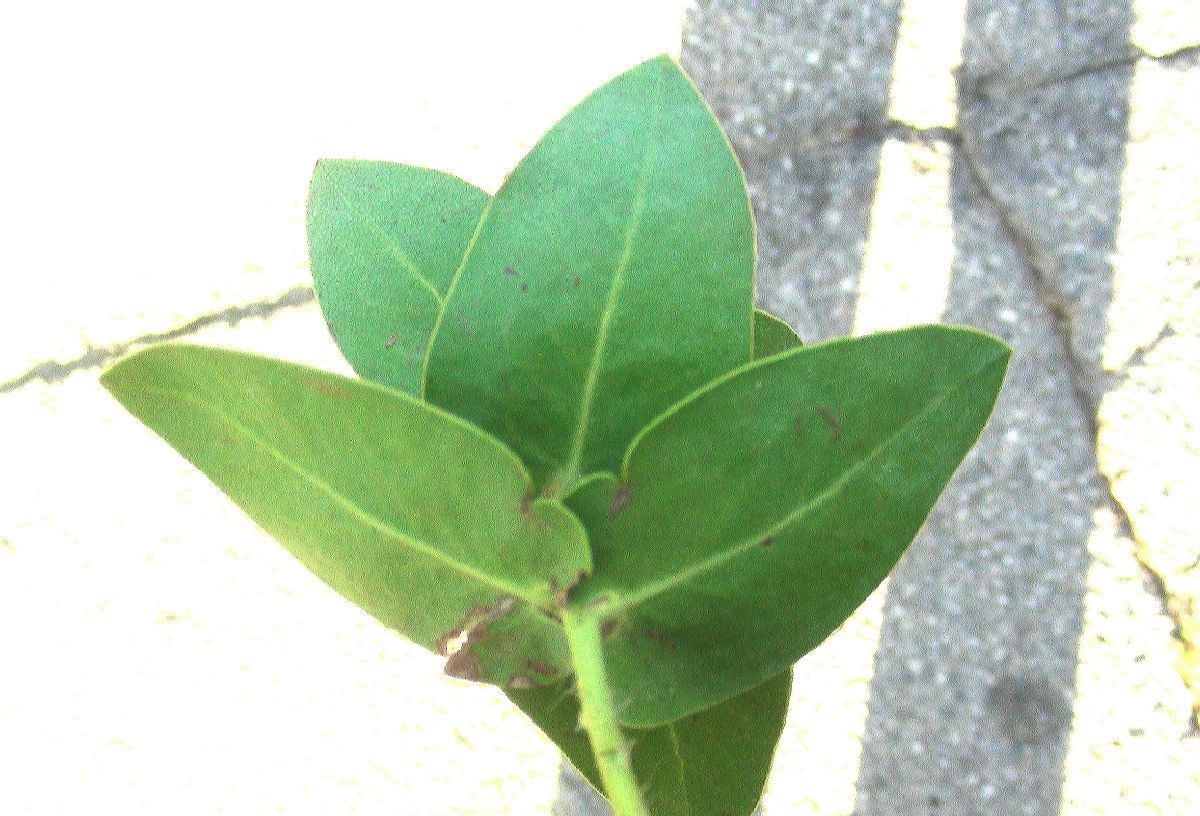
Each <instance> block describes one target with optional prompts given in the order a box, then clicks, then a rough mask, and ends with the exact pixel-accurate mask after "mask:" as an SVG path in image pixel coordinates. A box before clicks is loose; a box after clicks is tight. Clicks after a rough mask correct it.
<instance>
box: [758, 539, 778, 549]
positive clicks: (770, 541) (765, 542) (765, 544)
mask: <svg viewBox="0 0 1200 816" xmlns="http://www.w3.org/2000/svg"><path fill="white" fill-rule="evenodd" d="M774 543H775V539H773V538H771V536H767V537H766V538H764V539H763V540H762V541H760V542H758V546H760V547H762V548H763V549H764V550H769V549H771V545H772V544H774Z"/></svg>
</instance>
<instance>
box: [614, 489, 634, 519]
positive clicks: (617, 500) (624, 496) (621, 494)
mask: <svg viewBox="0 0 1200 816" xmlns="http://www.w3.org/2000/svg"><path fill="white" fill-rule="evenodd" d="M632 493H633V488H632V487H630V486H629V485H628V484H623V485H621V486H620V487H618V488H617V492H616V493H615V494H613V500H612V504H610V505H609V506H608V514H609V515H610V516H613V517H614V518H615V517H616V516H617V515H619V514H620V512H621V511H622V510H624V509H625V505H627V504H629V497H630V496H631V495H632Z"/></svg>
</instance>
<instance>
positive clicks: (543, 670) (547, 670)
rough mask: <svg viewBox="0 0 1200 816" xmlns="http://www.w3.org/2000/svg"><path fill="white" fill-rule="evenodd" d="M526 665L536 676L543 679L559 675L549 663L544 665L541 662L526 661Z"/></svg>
mask: <svg viewBox="0 0 1200 816" xmlns="http://www.w3.org/2000/svg"><path fill="white" fill-rule="evenodd" d="M525 665H526V666H528V667H529V669H530V671H532V672H533V673H534V674H540V675H542V676H543V677H551V676H553V675H555V674H558V672H556V671H555V670H554V667H553V666H551V665H550V664H549V663H544V662H542V661H541V660H527V661H525Z"/></svg>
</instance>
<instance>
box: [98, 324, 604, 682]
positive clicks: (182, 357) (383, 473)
mask: <svg viewBox="0 0 1200 816" xmlns="http://www.w3.org/2000/svg"><path fill="white" fill-rule="evenodd" d="M102 382H103V384H104V385H105V387H106V388H108V390H109V391H111V392H112V394H113V395H114V396H115V397H116V398H117V399H118V400H120V401H121V403H122V404H123V405H124V406H125V407H126V408H127V409H128V410H129V411H130V412H131V413H132V414H133V415H134V416H136V417H137V418H138V419H140V420H141V421H142V422H144V423H145V424H146V425H148V426H149V427H150V428H151V429H153V430H154V431H155V432H156V433H158V434H159V436H161V437H162V438H163V439H165V440H166V441H167V442H169V443H170V444H171V445H172V446H173V447H175V449H176V450H178V451H179V452H180V453H181V454H183V455H184V456H185V457H186V458H187V459H188V460H189V461H190V462H192V464H194V465H195V466H196V467H198V468H199V469H200V470H201V471H203V472H204V474H205V475H206V476H208V477H209V478H210V479H211V480H212V481H213V483H214V484H216V485H217V487H219V488H220V489H221V490H223V491H224V492H225V493H226V494H227V495H228V496H229V497H230V498H231V499H233V501H234V502H236V503H237V504H238V505H239V506H240V507H241V508H242V509H243V510H245V511H246V513H247V514H248V515H249V516H250V517H251V518H252V519H254V520H255V521H256V522H257V523H258V524H259V525H260V526H261V527H262V528H263V529H264V530H266V531H267V532H268V533H270V534H271V535H272V536H274V537H275V538H276V539H278V540H279V542H280V543H282V544H283V545H284V546H285V547H287V548H288V550H290V551H291V553H292V554H293V555H294V556H295V557H296V558H297V559H299V560H300V561H301V563H303V564H304V565H305V566H307V567H308V568H309V569H310V570H312V571H313V572H314V573H316V575H317V576H318V577H320V578H321V579H322V580H323V581H325V582H326V583H327V584H329V586H331V587H332V588H334V589H335V590H337V591H338V592H340V593H341V594H342V595H344V596H345V597H346V598H348V599H349V600H351V601H353V602H354V603H355V604H357V605H358V606H360V607H361V608H363V609H364V610H366V611H367V612H369V613H370V614H371V615H374V616H375V617H376V618H377V619H379V620H380V621H381V622H383V623H384V624H386V625H388V626H390V627H393V628H395V629H397V630H398V631H400V632H401V633H402V634H403V635H405V636H406V637H408V638H409V639H411V640H413V641H415V642H416V643H419V644H421V645H422V646H425V647H426V648H429V649H433V650H436V651H439V652H442V653H445V652H446V644H447V641H448V639H450V638H453V637H456V636H457V635H459V634H463V633H470V639H469V641H468V644H467V646H468V650H466V651H464V652H463V654H462V656H461V657H459V656H456V658H455V659H452V662H453V663H454V665H455V666H457V667H458V669H459V670H458V671H457V672H455V673H457V674H459V675H460V676H468V677H471V678H472V679H488V680H491V681H493V682H500V683H503V682H508V681H509V680H510V679H511V678H513V677H524V678H527V679H528V680H530V681H532V682H541V683H545V682H550V681H552V680H554V679H556V678H557V677H560V676H562V674H563V673H564V672H565V671H569V659H568V656H567V654H566V644H565V639H564V637H563V634H562V629H561V627H560V626H559V625H558V624H557V623H556V622H554V621H552V620H551V619H550V618H549V617H548V616H547V614H546V613H547V612H551V611H553V610H554V609H555V608H556V607H555V595H556V593H558V592H560V591H561V589H562V588H564V587H566V586H569V585H570V584H572V583H574V582H575V581H576V580H577V578H578V576H579V574H580V573H581V572H584V571H587V570H588V569H589V568H590V562H589V557H588V545H587V540H586V537H585V533H584V531H583V529H582V528H581V527H580V525H579V522H578V521H577V520H576V519H575V517H574V516H573V515H572V514H571V513H570V512H568V511H567V510H566V508H565V507H563V506H562V505H561V504H560V503H558V502H554V501H548V500H545V499H539V500H536V501H531V500H530V496H531V495H532V492H531V491H532V483H531V481H530V478H529V474H528V472H527V471H526V469H525V467H524V466H523V465H522V464H521V462H520V460H519V459H518V458H517V457H516V456H515V455H513V453H512V452H511V451H509V450H508V449H507V448H505V447H504V446H503V445H502V444H501V443H499V442H498V441H496V440H495V439H493V438H492V437H490V436H488V435H487V434H485V433H483V432H482V431H480V430H479V429H477V428H475V427H472V426H471V425H469V424H467V423H465V422H463V421H461V420H459V419H457V418H455V417H452V416H449V415H448V414H446V413H444V412H442V411H440V410H438V409H436V408H434V407H432V406H430V405H428V404H425V403H422V402H420V401H419V400H416V399H414V398H412V397H409V396H407V395H405V394H401V393H399V392H396V391H392V390H390V389H386V388H383V387H380V386H377V385H372V384H369V383H365V382H362V381H360V380H352V379H347V378H345V377H340V376H337V375H334V374H329V373H326V372H323V371H318V370H315V369H311V368H307V367H305V366H300V365H295V364H292V363H285V362H281V361H278V360H271V359H268V358H265V357H258V356H256V355H251V354H245V353H241V352H234V351H224V350H220V349H213V348H205V347H201V346H185V345H168V346H157V347H154V348H150V349H148V350H146V351H142V352H140V353H138V354H135V355H133V356H132V357H129V358H127V359H125V360H123V361H121V362H120V363H118V364H117V365H115V366H114V367H113V368H111V369H110V370H109V371H108V372H106V373H105V375H104V376H103V378H102ZM455 661H456V662H455ZM533 666H536V667H537V669H536V670H531V667H533Z"/></svg>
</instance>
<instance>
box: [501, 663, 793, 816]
mask: <svg viewBox="0 0 1200 816" xmlns="http://www.w3.org/2000/svg"><path fill="white" fill-rule="evenodd" d="M791 687H792V673H791V672H790V671H786V672H783V673H782V674H780V675H777V676H776V677H773V678H771V679H770V680H768V681H766V682H765V683H763V684H762V685H759V686H756V687H755V688H752V689H750V690H749V691H745V692H742V693H741V694H739V695H737V696H735V697H732V698H730V699H729V700H726V701H724V702H722V703H721V704H720V705H718V706H714V707H713V708H709V709H705V710H703V711H698V712H696V713H695V714H692V715H690V716H688V717H684V718H683V719H680V720H677V721H675V722H673V723H669V724H667V725H662V726H658V727H657V728H647V729H626V730H625V733H626V735H627V736H628V737H629V739H630V740H631V741H632V744H633V767H634V772H635V773H636V774H637V777H638V781H639V782H640V783H641V785H642V790H644V791H645V795H646V800H647V804H648V805H649V806H650V811H651V812H652V813H654V814H655V816H749V814H750V813H752V812H753V811H754V808H755V806H756V805H757V804H758V801H759V799H760V798H761V797H762V791H763V786H764V784H765V782H766V778H767V774H768V773H769V772H770V770H771V759H772V757H773V756H774V754H775V746H776V744H777V743H778V742H779V736H780V734H782V733H783V724H784V721H785V720H786V718H787V706H788V699H789V697H790V694H791ZM505 693H506V694H508V696H509V698H510V699H511V700H512V701H513V702H514V703H516V704H517V705H518V706H520V707H521V710H522V711H524V712H525V713H526V714H527V715H528V716H529V718H530V719H531V720H533V721H534V723H536V724H537V726H538V727H539V728H541V729H542V731H544V732H545V733H546V734H547V735H549V736H550V738H551V739H552V740H554V742H555V743H556V744H557V745H558V747H559V748H560V749H562V752H563V753H564V754H565V755H566V756H567V758H568V759H569V760H570V761H571V764H572V765H574V766H575V767H576V768H577V769H578V770H579V772H580V773H581V774H583V776H584V777H585V778H586V779H587V780H588V782H590V783H591V784H592V787H594V788H595V789H596V790H598V791H601V792H602V791H603V790H604V786H603V784H602V783H601V781H600V772H599V770H598V769H597V767H596V759H595V756H594V755H593V754H592V747H591V745H590V744H589V743H588V738H587V734H585V733H584V732H583V731H582V730H581V729H580V728H579V701H578V700H577V699H576V697H575V694H574V692H573V691H572V689H571V681H570V680H566V681H563V682H561V683H558V684H556V685H552V686H545V687H543V688H539V689H530V690H527V691H517V690H512V689H509V690H507V691H506V692H505Z"/></svg>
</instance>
